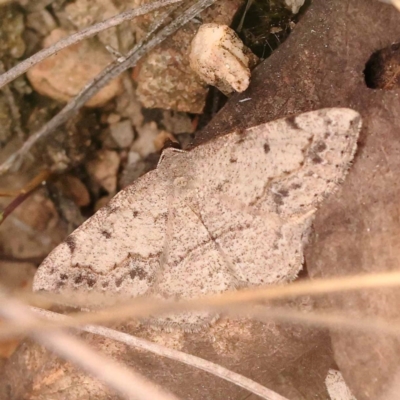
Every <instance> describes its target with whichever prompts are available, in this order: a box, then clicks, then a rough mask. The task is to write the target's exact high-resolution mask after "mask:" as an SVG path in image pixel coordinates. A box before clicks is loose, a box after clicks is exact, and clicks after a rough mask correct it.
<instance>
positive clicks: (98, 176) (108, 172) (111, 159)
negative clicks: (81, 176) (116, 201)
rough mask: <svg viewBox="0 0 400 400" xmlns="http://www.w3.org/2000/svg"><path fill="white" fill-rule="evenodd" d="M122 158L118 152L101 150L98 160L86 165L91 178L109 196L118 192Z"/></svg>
mask: <svg viewBox="0 0 400 400" xmlns="http://www.w3.org/2000/svg"><path fill="white" fill-rule="evenodd" d="M119 164H120V158H119V155H118V153H117V152H116V151H111V150H100V151H99V153H98V154H97V158H95V159H94V160H91V161H89V162H88V163H87V164H86V169H87V171H88V173H89V175H90V176H91V178H92V179H93V180H94V181H95V182H96V183H97V184H99V185H100V186H101V187H102V188H104V189H105V190H106V191H107V192H108V193H109V194H114V193H115V192H116V190H117V173H118V168H119Z"/></svg>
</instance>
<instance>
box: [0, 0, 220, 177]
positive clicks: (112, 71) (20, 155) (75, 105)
mask: <svg viewBox="0 0 400 400" xmlns="http://www.w3.org/2000/svg"><path fill="white" fill-rule="evenodd" d="M214 2H215V0H199V1H194V2H190V3H189V4H190V7H188V8H185V11H183V12H182V13H181V14H180V15H179V16H178V17H176V18H175V19H174V20H173V21H172V22H171V23H170V24H168V25H166V26H165V27H164V28H162V29H161V30H159V31H158V32H157V33H156V34H154V37H151V38H150V39H149V36H153V35H152V34H153V33H154V32H150V34H149V35H147V36H146V38H145V39H144V40H142V41H141V42H140V43H139V44H137V45H136V46H135V47H134V48H133V49H132V50H131V51H129V52H128V54H127V55H126V57H125V58H123V59H122V60H120V59H118V60H116V61H115V62H113V63H111V64H110V65H109V66H108V67H106V68H105V69H104V70H103V71H102V72H101V73H100V74H99V75H97V76H96V77H95V78H94V79H92V81H91V82H89V83H88V84H87V85H86V86H85V88H84V89H83V90H82V91H81V92H80V93H79V94H78V95H77V96H76V97H75V98H74V99H73V100H71V101H70V102H69V103H68V104H67V105H66V106H65V107H64V108H63V109H62V110H61V111H60V112H59V113H58V114H57V115H56V116H55V117H53V118H52V119H51V120H50V121H49V122H47V123H46V124H45V125H44V126H43V127H42V128H41V129H39V131H37V132H35V133H34V134H33V135H31V136H30V137H29V139H28V140H27V141H26V142H25V143H24V144H23V146H22V147H21V148H20V149H19V150H18V151H16V152H15V153H14V154H12V155H11V156H10V157H9V158H8V159H7V160H6V161H5V162H4V163H3V164H1V165H0V175H1V174H4V173H5V172H7V171H9V170H10V169H11V168H13V167H14V168H18V167H19V165H20V163H21V162H22V161H23V159H24V157H25V156H26V154H27V153H28V152H29V151H30V149H31V148H32V146H33V145H34V144H35V143H36V142H37V141H38V140H39V139H43V138H44V137H47V136H48V135H49V134H51V133H53V132H54V131H55V130H56V129H57V128H58V127H59V126H60V125H62V124H64V123H65V122H66V121H67V120H68V119H69V118H71V116H72V115H73V114H75V113H76V112H77V111H78V110H79V109H80V108H81V107H82V106H83V105H84V104H85V103H86V102H87V101H88V100H89V99H90V98H91V97H92V96H94V95H95V94H96V93H97V92H98V91H99V90H100V89H101V88H103V87H104V86H106V85H107V84H108V83H109V82H110V81H111V80H112V79H114V78H115V77H117V76H118V75H120V74H122V73H123V72H124V71H126V70H127V69H128V68H131V67H133V66H135V65H136V63H137V62H138V61H139V60H140V59H141V58H142V57H143V56H144V55H145V54H147V53H148V52H149V51H150V50H152V49H154V48H155V47H156V46H158V45H159V44H160V43H161V42H162V41H163V40H165V39H166V38H167V37H168V36H170V35H171V34H173V33H174V32H176V31H177V30H178V29H179V28H181V27H182V26H183V25H185V24H186V23H187V22H188V21H190V20H191V19H192V18H193V17H195V16H196V15H197V14H199V13H200V12H201V11H203V10H204V9H206V8H207V7H209V6H210V5H211V4H213V3H214ZM159 25H160V24H159V23H157V26H156V29H155V31H157V30H158V26H159Z"/></svg>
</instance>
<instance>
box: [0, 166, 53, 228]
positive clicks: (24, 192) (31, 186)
mask: <svg viewBox="0 0 400 400" xmlns="http://www.w3.org/2000/svg"><path fill="white" fill-rule="evenodd" d="M50 174H51V173H50V171H48V170H44V171H41V172H40V173H39V174H38V175H36V176H35V177H34V178H33V179H32V180H31V181H30V182H29V183H28V184H27V185H26V186H25V187H24V188H22V189H21V190H20V192H19V193H18V194H17V196H16V197H15V199H13V200H12V201H11V202H10V203H9V204H8V205H7V206H6V207H5V208H4V210H0V225H1V224H2V223H3V222H4V220H5V219H6V218H7V217H8V216H9V215H10V214H11V213H12V212H13V211H14V210H15V209H16V208H17V207H18V206H19V205H20V204H22V203H23V202H24V201H25V200H26V199H27V198H28V197H29V196H30V195H31V194H32V193H33V192H34V191H35V190H36V189H38V188H39V186H40V185H41V184H42V183H43V182H44V181H46V180H47V179H48V178H49V177H50ZM4 195H8V193H6V192H0V197H3V196H4Z"/></svg>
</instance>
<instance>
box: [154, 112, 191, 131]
mask: <svg viewBox="0 0 400 400" xmlns="http://www.w3.org/2000/svg"><path fill="white" fill-rule="evenodd" d="M161 123H162V125H163V126H164V127H165V129H166V130H167V131H169V132H171V133H173V134H174V135H180V134H183V133H193V132H194V131H195V124H194V123H193V121H192V120H191V118H190V117H189V116H188V115H187V114H186V113H180V112H175V111H169V110H164V111H163V115H162V120H161Z"/></svg>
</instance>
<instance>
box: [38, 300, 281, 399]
mask: <svg viewBox="0 0 400 400" xmlns="http://www.w3.org/2000/svg"><path fill="white" fill-rule="evenodd" d="M31 309H32V310H33V311H34V312H35V313H37V314H39V315H41V316H44V317H46V318H47V319H50V320H53V321H61V320H65V319H66V318H68V317H66V316H65V315H61V314H57V313H54V312H51V311H47V310H43V309H41V308H35V307H32V308H31ZM79 330H82V331H85V332H90V333H93V334H95V335H101V336H104V337H106V338H109V339H112V340H116V341H118V342H122V343H125V344H127V345H128V346H131V347H134V348H137V349H143V350H147V351H150V352H151V353H154V354H157V355H159V356H161V357H167V358H170V359H171V360H176V361H179V362H181V363H183V364H186V365H189V366H191V367H194V368H198V369H201V370H203V371H206V372H209V373H211V374H213V375H215V376H218V377H220V378H222V379H225V380H227V381H228V382H232V383H234V384H235V385H238V386H240V387H242V388H244V389H246V390H248V391H249V392H252V393H254V394H256V395H257V396H260V397H262V398H263V399H266V400H288V399H287V398H286V397H283V396H281V395H279V394H277V393H275V392H273V391H272V390H270V389H267V388H266V387H264V386H262V385H260V384H259V383H257V382H254V381H253V380H251V379H248V378H246V377H244V376H243V375H239V374H237V373H236V372H233V371H230V370H229V369H227V368H224V367H222V366H221V365H218V364H215V363H213V362H211V361H207V360H204V359H203V358H200V357H196V356H193V355H191V354H187V353H184V352H182V351H178V350H174V349H170V348H168V347H165V346H161V345H159V344H156V343H153V342H150V341H148V340H146V339H142V338H138V337H135V336H132V335H128V334H126V333H123V332H119V331H116V330H114V329H110V328H106V327H103V326H96V325H86V326H83V327H81V328H79Z"/></svg>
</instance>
